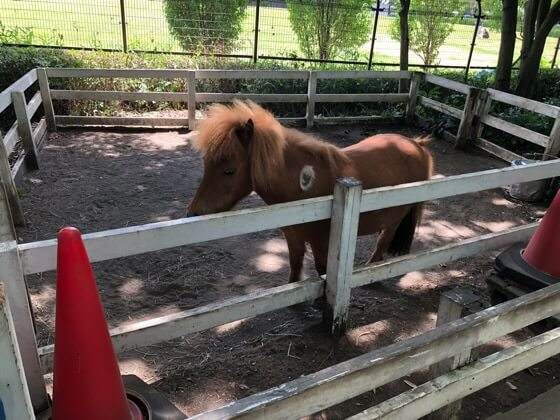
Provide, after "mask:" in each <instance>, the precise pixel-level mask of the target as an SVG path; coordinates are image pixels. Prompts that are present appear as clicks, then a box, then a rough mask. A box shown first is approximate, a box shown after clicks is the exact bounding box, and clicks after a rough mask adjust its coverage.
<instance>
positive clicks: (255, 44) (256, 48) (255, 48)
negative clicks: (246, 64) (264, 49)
mask: <svg viewBox="0 0 560 420" xmlns="http://www.w3.org/2000/svg"><path fill="white" fill-rule="evenodd" d="M260 10H261V0H257V5H256V8H255V40H254V41H253V63H256V62H257V58H258V56H259V55H258V54H259V53H258V51H259V14H260Z"/></svg>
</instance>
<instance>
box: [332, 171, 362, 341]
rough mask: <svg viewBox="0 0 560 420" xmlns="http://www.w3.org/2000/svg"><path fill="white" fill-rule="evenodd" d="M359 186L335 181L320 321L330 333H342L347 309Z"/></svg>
mask: <svg viewBox="0 0 560 420" xmlns="http://www.w3.org/2000/svg"><path fill="white" fill-rule="evenodd" d="M361 201H362V183H361V182H359V181H357V180H356V179H354V178H341V179H338V180H337V182H336V185H335V188H334V200H333V207H332V216H331V228H330V236H329V252H328V259H327V281H326V286H325V295H326V300H327V302H326V307H325V310H324V313H323V319H324V321H325V322H326V323H327V325H328V326H329V328H330V330H331V333H332V334H333V335H334V336H335V337H339V336H340V335H342V333H344V330H345V327H346V319H347V318H348V308H349V305H350V292H351V287H350V277H351V276H352V271H353V269H354V254H355V251H356V239H357V236H358V223H359V220H360V204H361Z"/></svg>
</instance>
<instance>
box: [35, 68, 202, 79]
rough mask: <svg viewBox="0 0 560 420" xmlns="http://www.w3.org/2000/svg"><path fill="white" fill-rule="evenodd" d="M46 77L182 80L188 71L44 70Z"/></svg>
mask: <svg viewBox="0 0 560 420" xmlns="http://www.w3.org/2000/svg"><path fill="white" fill-rule="evenodd" d="M45 71H46V73H47V76H48V77H53V78H54V77H56V78H66V77H79V78H81V77H103V78H105V77H115V78H142V79H184V78H185V77H186V75H187V73H188V72H189V71H191V70H188V69H77V68H55V67H51V68H46V69H45Z"/></svg>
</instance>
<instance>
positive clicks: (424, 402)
mask: <svg viewBox="0 0 560 420" xmlns="http://www.w3.org/2000/svg"><path fill="white" fill-rule="evenodd" d="M70 77H73V78H79V77H90V78H91V77H110V78H112V77H127V78H128V77H131V78H182V79H184V80H185V85H186V87H187V91H186V92H185V93H170V92H118V91H76V90H69V89H65V90H60V89H59V90H53V89H50V87H49V81H51V80H52V79H53V78H70ZM199 78H230V79H235V78H262V79H266V78H289V79H303V80H305V81H307V86H308V89H307V90H308V92H307V94H303V95H302V94H291V95H288V94H242V93H237V94H231V93H228V94H224V93H220V92H204V93H198V92H196V87H195V84H194V81H196V80H197V79H199ZM329 78H331V79H332V78H347V79H353V78H389V79H403V78H404V79H411V83H410V92H409V93H406V94H398V93H384V94H375V93H372V94H370V93H368V94H361V95H354V94H352V95H348V94H344V93H335V94H326V93H323V94H318V93H316V87H317V82H318V81H320V80H323V79H329ZM424 79H425V80H424ZM36 81H37V82H38V83H39V91H38V93H35V92H30V90H31V91H33V90H34V89H35V86H36V85H35V84H34V83H35V82H36ZM423 82H426V83H432V84H436V85H438V86H441V87H443V88H446V89H451V90H455V91H457V92H460V93H462V94H464V95H466V99H465V106H464V109H462V110H461V109H458V108H451V107H449V106H447V105H446V104H442V103H437V102H435V101H433V100H432V99H430V98H424V97H418V91H417V89H418V86H419V84H420V83H423ZM26 90H27V92H26ZM26 95H27V96H26ZM485 95H488V96H485ZM492 95H493V96H492ZM500 95H501V94H499V93H496V92H493V91H480V90H475V89H474V88H471V87H470V86H467V85H464V84H461V83H457V82H452V81H449V80H447V79H443V78H438V77H434V76H430V75H424V74H421V73H409V72H302V71H292V72H262V71H214V70H113V69H37V70H33V71H32V72H30V73H29V74H27V75H26V76H25V77H24V78H22V79H20V80H18V81H17V82H16V83H14V84H13V85H12V86H10V88H9V90H7V91H5V92H3V93H2V94H1V95H0V101H1V102H0V103H1V104H2V106H3V110H5V109H7V108H9V107H10V106H12V107H13V108H14V110H15V113H16V118H17V121H16V123H15V124H14V127H15V129H14V130H15V133H16V134H13V135H12V137H13V136H16V135H17V134H19V137H21V138H22V144H23V145H24V148H23V152H22V151H19V152H18V150H19V149H18V150H15V153H14V148H13V145H14V144H18V141H17V140H13V139H12V137H8V136H6V137H5V138H4V139H3V141H2V143H1V144H0V146H4V147H0V150H3V154H2V155H0V158H2V160H1V161H0V164H1V165H2V166H1V167H2V168H4V169H3V171H2V172H0V175H2V184H3V186H4V189H5V191H6V193H5V194H4V190H1V191H0V193H2V194H1V195H0V210H1V211H0V241H1V242H2V245H1V247H0V277H1V278H2V279H3V281H4V282H5V283H6V284H5V286H6V296H7V298H8V300H9V303H10V307H11V312H12V316H13V319H14V320H13V322H14V325H15V331H17V340H18V344H19V347H20V351H21V355H22V362H23V366H24V370H25V374H26V382H27V384H28V386H29V388H30V395H31V400H32V402H33V405H34V407H35V409H42V408H44V407H45V406H46V405H48V399H47V395H46V390H45V386H44V381H43V377H42V372H47V371H49V370H50V368H51V363H52V360H51V357H52V354H53V350H54V348H53V346H52V345H47V346H43V347H41V348H39V349H38V348H37V344H36V340H35V335H34V330H33V315H32V313H31V312H30V311H29V301H28V296H27V291H26V284H25V275H29V274H34V273H42V272H47V271H51V270H54V269H56V240H54V239H51V240H44V241H35V242H27V243H18V240H17V238H16V236H15V234H14V230H13V224H12V223H13V222H17V221H18V219H17V218H15V217H14V220H12V219H11V218H10V211H9V210H8V209H10V208H11V213H12V214H13V215H14V216H16V215H17V211H18V205H17V189H16V188H15V185H16V180H17V179H18V177H19V176H21V173H22V172H23V171H24V170H27V169H30V170H31V169H33V168H34V167H37V166H38V165H40V153H39V149H40V138H42V137H43V135H41V136H39V131H38V128H35V129H33V127H32V125H31V123H30V121H31V115H32V114H34V113H36V112H37V110H38V108H39V104H41V105H42V107H43V110H44V112H45V118H44V119H41V120H40V122H39V125H37V127H43V128H41V130H42V131H46V129H45V127H48V129H50V130H55V129H56V128H57V127H62V126H64V125H74V126H75V125H77V126H88V125H93V126H98V125H111V126H130V125H136V126H146V125H148V126H170V125H171V126H188V127H189V128H191V129H192V128H194V127H195V126H196V114H195V108H196V105H197V102H201V103H205V102H214V101H225V102H228V101H231V100H232V99H234V98H238V99H253V100H256V101H260V102H265V103H270V102H283V101H296V102H301V103H304V104H305V106H306V115H305V116H301V117H298V118H297V119H296V120H295V121H293V120H291V121H290V122H296V123H305V124H306V125H307V126H312V125H313V124H315V123H322V122H329V121H321V119H320V118H317V117H316V113H315V110H314V109H315V104H316V103H320V102H322V101H327V102H337V101H338V102H345V101H348V102H368V101H372V102H395V101H397V102H403V103H405V104H406V105H407V107H406V111H405V113H404V114H403V115H401V117H400V118H401V120H402V121H403V122H404V121H406V120H408V121H409V122H414V118H415V114H416V107H417V106H426V107H431V108H433V109H435V110H437V111H440V112H444V113H447V114H450V115H453V116H455V117H457V118H459V119H460V121H461V124H460V130H459V132H458V133H457V135H456V136H454V137H455V139H456V141H457V143H458V145H459V146H460V147H463V146H466V145H476V143H477V139H478V140H479V139H480V134H479V130H480V128H481V127H480V124H487V125H490V124H494V125H499V124H501V123H496V122H495V121H494V120H492V119H488V115H487V114H488V109H489V101H488V97H490V98H491V99H492V100H507V101H509V102H510V103H513V104H515V105H516V106H523V107H525V108H527V109H530V110H531V111H535V112H541V113H545V114H546V115H549V116H551V117H554V118H556V121H557V122H558V118H560V117H559V116H560V113H559V109H558V108H557V107H553V106H552V105H546V104H542V103H538V102H537V103H535V101H531V102H525V101H524V100H522V99H523V98H519V97H514V96H513V95H510V96H512V97H509V96H500ZM26 98H30V99H29V100H26ZM76 98H81V99H87V100H113V99H122V100H179V101H183V102H187V105H188V111H187V118H180V119H178V120H174V119H164V118H159V119H158V118H155V119H151V120H149V119H145V118H142V117H138V118H137V119H134V118H130V117H95V116H82V117H79V116H68V115H56V114H55V113H54V108H53V106H52V101H53V100H68V99H76ZM348 119H349V121H356V120H355V119H352V117H349V118H348ZM361 119H363V118H361ZM335 121H340V120H335ZM358 121H360V120H358ZM558 125H559V124H558V123H557V124H555V129H554V132H551V134H550V136H549V137H547V138H546V139H542V138H541V142H540V143H541V144H540V145H541V146H543V147H546V148H547V149H548V150H549V151H551V152H552V151H554V150H557V148H558V143H560V139H559V136H558V131H559V130H558ZM500 127H506V129H509V130H510V131H515V133H516V135H519V136H520V137H523V138H525V135H526V132H525V131H523V130H519V129H517V128H515V129H514V128H512V127H509V126H507V125H506V126H504V125H503V124H501V125H500ZM30 132H31V135H30V134H29V133H30ZM25 136H27V137H25ZM7 138H8V140H9V144H8V142H7V141H6V139H7ZM534 138H536V137H535V136H532V135H529V136H527V138H526V139H527V140H529V141H530V140H531V139H534ZM7 145H11V146H12V148H11V149H8V148H7V147H6V146H7ZM496 154H498V153H496ZM26 160H28V161H30V162H29V166H27V165H26V164H25V161H26ZM14 161H15V162H16V164H17V162H20V163H19V166H18V167H16V166H15V164H14V163H13V162H14ZM559 174H560V160H558V159H557V160H553V161H547V162H542V163H535V164H531V165H526V166H523V167H510V168H502V169H493V170H487V171H482V172H475V173H469V174H464V175H457V176H449V177H446V178H441V179H433V180H429V181H424V182H417V183H412V184H405V185H400V186H396V187H384V188H377V189H371V190H365V191H362V190H361V186H360V185H359V184H358V183H356V182H353V181H350V180H345V179H343V180H341V181H339V183H338V184H337V185H336V188H335V192H334V194H333V195H332V196H326V197H319V198H313V199H308V200H302V201H296V202H291V203H284V204H278V205H273V206H264V207H257V208H250V209H244V210H237V211H230V212H225V213H220V214H215V215H209V216H200V217H195V218H188V219H175V220H171V221H166V222H157V223H150V224H145V225H140V226H133V227H124V228H119V229H112V230H108V231H101V232H94V233H87V234H85V235H83V239H84V242H85V245H86V248H87V250H88V253H89V256H90V259H91V261H92V262H96V261H104V260H110V259H115V258H120V257H124V256H130V255H139V254H144V253H148V252H154V251H157V250H162V249H169V248H173V247H178V246H184V245H191V244H197V243H203V242H207V241H212V240H216V239H220V238H227V237H232V236H237V235H242V234H246V233H250V232H260V231H263V230H269V229H276V228H279V227H284V226H291V225H297V224H302V223H309V222H314V221H319V220H326V219H330V220H331V235H330V241H331V242H330V244H329V258H328V261H329V263H328V267H327V275H326V276H325V277H322V278H310V279H307V280H304V281H301V282H298V283H292V284H288V285H283V286H278V287H274V288H270V289H267V290H263V291H258V292H253V293H250V294H247V295H243V296H239V297H234V298H230V299H227V300H224V301H218V302H213V303H210V304H207V305H204V306H200V307H197V308H194V309H189V310H185V311H180V312H176V313H173V314H170V315H165V316H160V317H155V318H151V319H148V320H145V321H140V322H135V323H132V324H130V325H127V326H121V327H117V328H115V329H113V330H111V336H112V339H113V343H114V346H115V349H116V351H117V352H124V351H127V350H131V349H135V348H139V347H142V346H146V345H149V344H153V343H157V342H161V341H167V340H170V339H173V338H178V337H181V336H184V335H187V334H191V333H194V332H197V331H203V330H206V329H209V328H212V327H215V326H219V325H222V324H224V323H228V322H232V321H236V320H240V319H243V318H246V317H249V316H254V315H258V314H263V313H267V312H270V311H274V310H277V309H280V308H284V307H288V306H292V305H295V304H298V303H302V302H309V301H313V300H315V299H317V298H320V297H323V296H325V297H326V299H327V308H326V309H325V316H326V318H327V320H328V321H329V323H330V324H331V329H332V330H333V332H340V330H342V329H343V328H344V324H345V321H346V318H347V314H348V307H349V303H350V292H351V290H352V289H353V288H356V287H360V286H363V285H366V284H371V283H375V282H379V281H382V280H386V279H390V278H393V277H395V276H399V275H402V274H405V273H407V272H410V271H414V270H421V269H425V268H428V267H432V266H434V265H437V264H444V263H448V262H450V261H455V260H457V259H459V258H464V257H469V256H473V255H476V254H478V253H481V252H483V251H487V250H491V249H496V248H501V247H504V246H506V245H509V244H512V243H515V242H521V241H525V240H527V239H528V238H529V237H530V236H531V234H532V233H533V231H534V230H535V228H536V226H537V224H536V223H533V224H529V225H525V226H520V227H514V228H510V229H507V230H504V231H502V232H499V233H491V234H486V235H481V236H477V237H474V238H471V239H467V240H462V241H459V242H456V243H453V244H450V245H446V246H442V247H438V248H434V249H430V250H427V251H421V252H417V253H414V254H410V255H406V256H403V257H398V258H393V259H389V260H386V261H383V262H381V263H379V264H375V265H369V266H365V267H358V268H356V267H354V262H353V254H354V253H353V249H354V248H355V246H356V230H357V223H358V218H359V215H360V213H364V212H369V211H374V210H379V209H384V208H390V207H395V206H400V205H405V204H411V203H418V202H424V201H429V200H434V199H438V198H444V197H452V196H456V195H459V194H467V193H472V192H477V191H483V190H488V189H493V188H497V187H500V186H505V185H510V184H513V183H519V182H527V181H533V180H539V179H546V178H551V177H556V176H558V175H559ZM10 191H11V193H9V192H10ZM19 216H20V217H21V221H23V214H19ZM351 256H352V258H350V257H351ZM559 293H560V288H558V287H556V286H552V287H550V288H548V289H543V290H541V291H539V292H535V293H534V294H531V295H527V296H524V297H522V298H520V299H519V300H517V301H515V302H510V303H506V304H503V305H500V306H497V307H493V308H490V309H488V310H486V311H485V312H482V313H478V314H475V315H473V316H471V317H470V318H465V319H463V320H460V321H457V322H454V323H452V324H450V325H449V326H443V327H439V328H438V329H436V330H434V331H432V332H429V333H427V334H425V335H422V336H419V337H416V338H414V339H412V340H408V341H404V342H401V343H398V344H395V345H393V346H390V347H387V348H383V349H380V350H377V351H375V352H373V353H368V354H365V355H364V356H361V357H359V358H357V359H352V360H349V361H347V362H345V363H343V364H340V365H336V366H333V367H331V368H328V369H326V370H324V371H321V372H318V373H317V374H313V375H309V376H307V377H304V378H301V379H298V380H296V382H295V383H291V384H287V385H285V386H282V387H280V388H278V389H273V390H271V391H270V392H265V393H262V394H260V395H256V396H254V397H249V398H248V399H244V400H240V401H239V402H238V403H234V404H232V405H230V406H228V407H226V408H224V409H221V410H218V411H217V412H216V413H207V414H203V415H201V416H202V417H205V416H207V417H208V418H216V417H218V418H223V417H233V416H238V415H239V416H241V415H243V416H260V415H263V414H265V413H266V415H270V416H272V417H274V418H275V416H286V415H288V416H291V415H294V416H295V415H305V414H309V413H313V412H315V411H318V410H321V409H323V408H325V407H327V406H328V405H329V404H336V403H337V402H339V401H343V400H345V399H347V398H351V397H352V396H354V395H358V394H359V393H361V392H365V391H367V390H370V389H371V388H372V387H376V386H379V385H381V384H383V383H386V382H388V381H390V380H391V379H396V378H398V377H400V376H402V375H406V374H407V373H409V372H411V371H412V370H415V369H418V368H421V367H423V366H428V365H430V364H433V363H436V362H438V361H440V360H443V359H446V358H448V357H452V356H454V355H455V354H457V353H459V352H461V351H463V350H464V349H465V348H471V347H475V346H477V345H479V344H482V343H484V342H486V341H488V340H492V339H493V338H495V337H497V336H499V335H503V334H507V333H509V332H511V331H514V330H516V329H519V328H522V327H524V326H526V325H529V324H532V323H534V322H536V321H538V320H540V319H544V318H547V317H549V316H552V315H555V314H556V313H558V299H559V296H560V295H559ZM557 342H558V331H557V330H554V331H551V332H548V333H546V334H544V335H542V336H539V337H536V338H535V339H532V340H530V341H529V342H526V343H524V344H523V345H520V346H516V347H514V348H513V349H512V350H504V353H499V354H498V356H495V357H494V358H491V359H482V360H480V361H479V362H477V364H474V365H472V366H471V367H469V369H470V370H465V371H461V372H459V373H458V371H456V372H455V373H452V374H450V375H455V376H446V377H445V378H444V379H443V381H444V383H449V384H459V385H457V387H458V388H454V387H453V386H451V385H449V386H447V385H446V387H447V388H445V389H443V388H442V387H441V383H442V382H441V381H438V382H437V384H436V383H428V384H427V385H426V386H424V385H423V388H421V390H422V391H426V392H425V393H418V394H414V395H413V394H410V393H409V394H406V395H404V396H402V397H401V399H399V400H396V401H397V402H399V404H393V401H389V402H387V404H386V405H384V406H383V405H382V406H381V407H377V408H376V409H375V410H376V411H375V413H386V412H391V411H393V410H395V409H398V410H403V412H406V411H405V410H412V412H414V413H420V412H422V411H416V410H418V408H417V407H418V406H417V405H416V404H419V405H420V406H422V407H424V408H422V410H426V407H435V406H436V404H440V406H441V405H443V404H445V403H446V402H448V401H452V400H453V399H456V398H461V396H464V395H465V390H466V389H467V388H466V387H465V386H464V383H465V382H466V381H467V379H468V378H470V377H471V376H475V377H477V378H479V377H484V376H483V374H489V375H492V378H493V379H492V380H498V379H500V378H502V377H504V375H506V374H509V372H511V371H512V370H511V369H510V367H507V366H510V365H511V363H515V365H516V369H517V368H519V369H521V368H522V367H523V366H526V365H527V363H529V364H532V363H537V362H538V361H540V360H542V359H544V358H547V357H550V356H551V355H553V354H555V353H556V352H558V346H557ZM427 354H428V356H427ZM527 355H529V356H527ZM521 359H522V360H523V363H525V364H522V363H521V362H519V360H521ZM405 361H406V362H405ZM507 363H510V365H507ZM395 366H399V368H398V369H397V368H395ZM504 366H506V367H507V368H504ZM496 372H497V373H496ZM456 375H459V376H456ZM372 378H374V379H375V381H377V382H374V381H373V380H372ZM478 383H479V386H482V382H478ZM419 388H420V387H419ZM442 389H443V391H442ZM436 391H437V392H436ZM440 391H442V392H440ZM333 394H336V397H335V396H333ZM325 395H329V396H332V398H324V396H325ZM442 395H445V398H446V399H445V400H442V399H441V398H442V397H441V396H442ZM436 398H440V399H439V400H438V401H439V402H434V399H436ZM428 402H429V404H428ZM395 407H396V408H395ZM376 415H377V414H376ZM362 417H363V418H375V416H374V415H373V414H372V412H371V411H367V412H364V413H363V414H362Z"/></svg>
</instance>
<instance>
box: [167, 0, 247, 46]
mask: <svg viewBox="0 0 560 420" xmlns="http://www.w3.org/2000/svg"><path fill="white" fill-rule="evenodd" d="M247 2H248V0H227V1H222V0H165V17H166V19H167V23H168V25H169V30H170V31H171V33H172V34H173V35H174V36H175V38H176V39H177V40H178V41H179V43H180V44H181V46H182V47H183V48H184V49H185V50H187V51H196V50H199V51H202V52H204V53H227V52H229V51H231V49H232V48H233V47H234V46H235V43H236V41H237V38H238V37H239V34H240V33H241V24H242V21H243V18H244V17H245V13H246V9H247Z"/></svg>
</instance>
